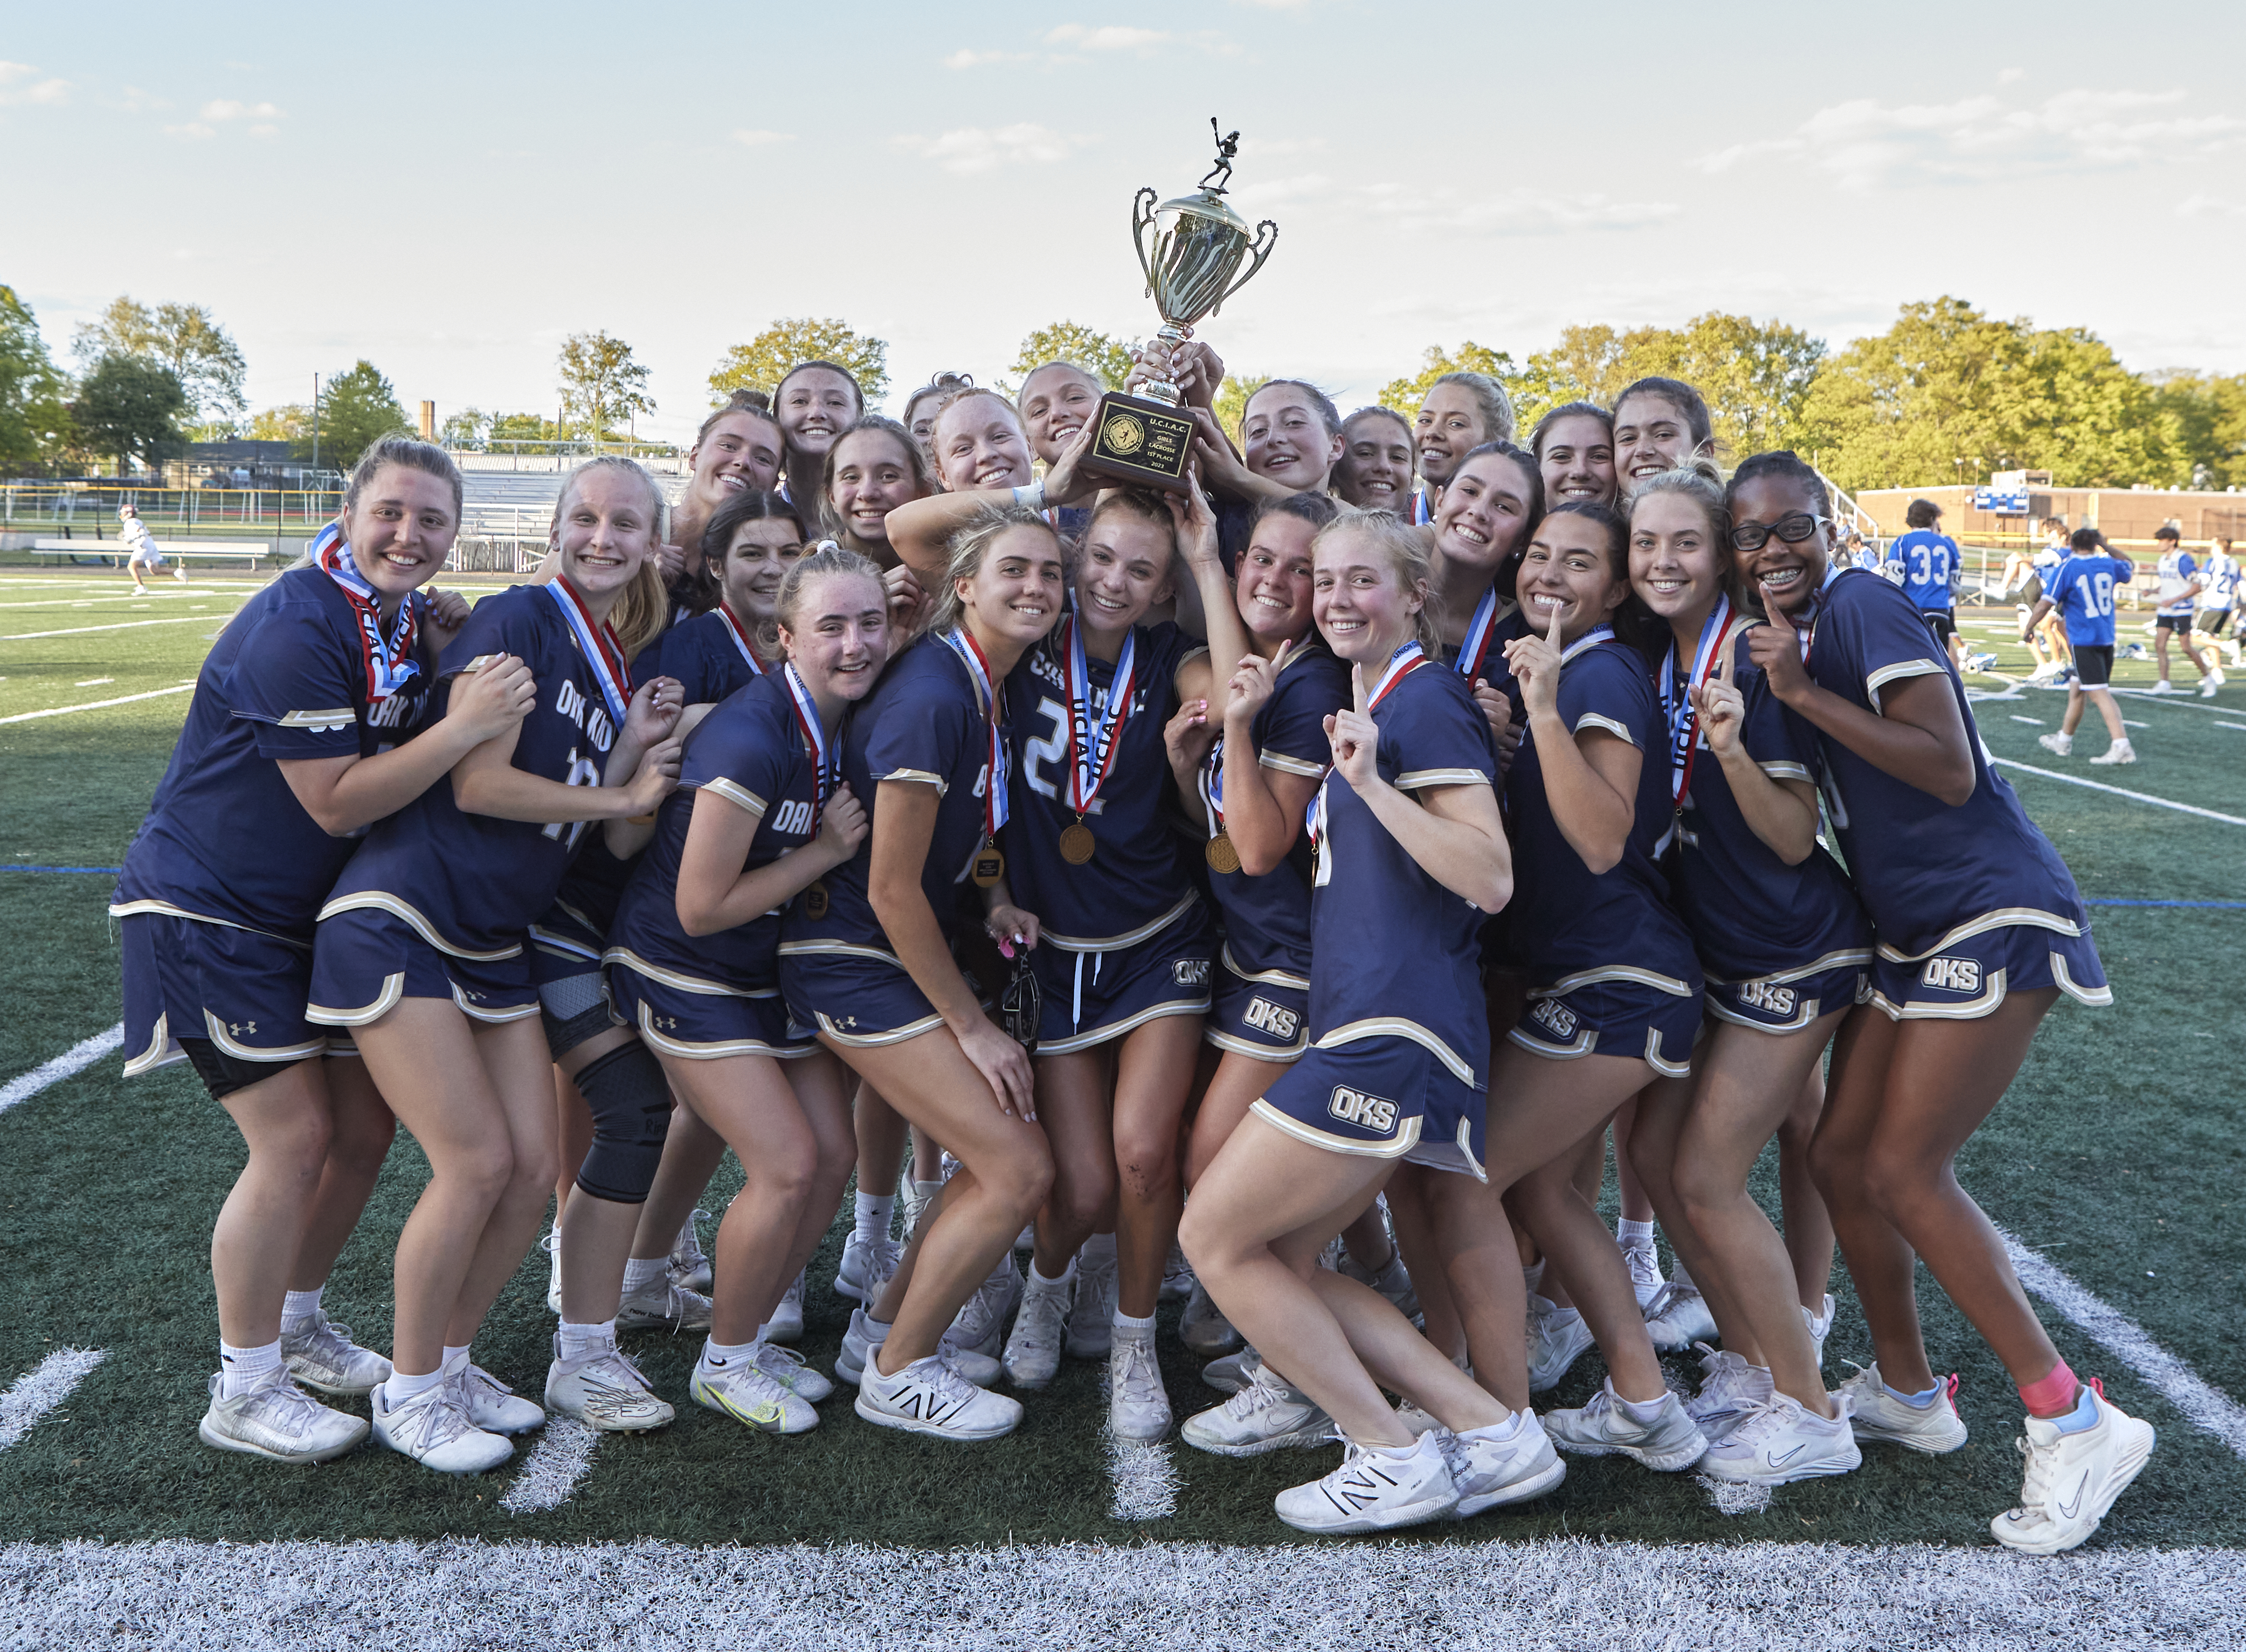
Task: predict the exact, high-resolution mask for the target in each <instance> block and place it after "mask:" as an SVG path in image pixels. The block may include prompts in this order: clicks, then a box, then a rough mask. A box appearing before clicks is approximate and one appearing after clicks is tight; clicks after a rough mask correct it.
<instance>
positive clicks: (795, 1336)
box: [765, 1268, 810, 1343]
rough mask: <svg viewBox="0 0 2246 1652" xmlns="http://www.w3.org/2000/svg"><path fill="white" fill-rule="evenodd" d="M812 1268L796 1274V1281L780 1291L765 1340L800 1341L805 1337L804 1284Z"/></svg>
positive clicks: (767, 1325)
mask: <svg viewBox="0 0 2246 1652" xmlns="http://www.w3.org/2000/svg"><path fill="white" fill-rule="evenodd" d="M809 1273H810V1270H809V1269H808V1268H806V1269H805V1270H804V1272H803V1273H800V1274H798V1275H796V1276H795V1281H794V1282H793V1284H791V1285H790V1286H789V1287H788V1288H786V1290H785V1291H783V1292H781V1293H780V1299H779V1303H778V1304H777V1305H776V1306H775V1307H774V1308H773V1309H772V1318H771V1319H770V1320H769V1321H768V1322H766V1325H765V1340H766V1342H771V1343H793V1342H800V1341H801V1340H802V1337H803V1285H804V1281H805V1279H806V1277H807V1275H809Z"/></svg>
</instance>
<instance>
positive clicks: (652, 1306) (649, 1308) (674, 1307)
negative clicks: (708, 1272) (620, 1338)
mask: <svg viewBox="0 0 2246 1652" xmlns="http://www.w3.org/2000/svg"><path fill="white" fill-rule="evenodd" d="M616 1329H618V1330H620V1331H671V1332H674V1333H676V1332H678V1331H706V1330H708V1329H710V1299H709V1298H708V1297H707V1296H704V1295H702V1293H701V1292H699V1291H693V1290H682V1289H681V1288H679V1287H677V1286H676V1285H674V1284H672V1283H671V1282H670V1277H669V1275H658V1276H657V1279H656V1280H655V1281H654V1282H653V1283H652V1284H650V1285H645V1286H643V1287H642V1288H640V1289H638V1290H636V1291H632V1292H628V1293H627V1294H626V1295H625V1296H624V1299H623V1301H622V1302H619V1303H617V1304H616Z"/></svg>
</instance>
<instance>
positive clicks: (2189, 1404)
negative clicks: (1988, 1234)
mask: <svg viewBox="0 0 2246 1652" xmlns="http://www.w3.org/2000/svg"><path fill="white" fill-rule="evenodd" d="M1997 1231H1998V1233H2000V1234H2004V1248H2005V1249H2006V1250H2008V1251H2010V1252H2011V1256H2012V1271H2013V1272H2014V1273H2016V1274H2018V1275H2019V1276H2020V1283H2021V1284H2023V1285H2025V1286H2026V1287H2027V1288H2029V1289H2030V1290H2032V1291H2033V1292H2034V1293H2035V1294H2036V1295H2038V1296H2040V1297H2042V1298H2043V1299H2044V1301H2045V1302H2049V1303H2050V1304H2051V1305H2052V1307H2053V1308H2056V1309H2059V1312H2060V1313H2062V1314H2064V1315H2066V1316H2067V1318H2068V1319H2070V1320H2072V1321H2073V1322H2074V1323H2075V1324H2076V1326H2078V1327H2079V1329H2082V1330H2083V1331H2084V1332H2085V1333H2086V1334H2087V1335H2088V1336H2090V1337H2091V1339H2092V1340H2093V1341H2094V1342H2096V1343H2098V1344H2099V1345H2100V1346H2101V1347H2103V1348H2104V1349H2106V1350H2107V1351H2108V1352H2109V1353H2112V1354H2114V1355H2117V1356H2120V1358H2121V1359H2122V1360H2124V1361H2126V1362H2127V1364H2128V1366H2129V1369H2130V1370H2134V1371H2135V1372H2136V1373H2137V1375H2138V1376H2139V1377H2142V1378H2144V1380H2145V1381H2146V1382H2147V1383H2151V1384H2152V1386H2153V1387H2154V1388H2155V1389H2157V1390H2160V1393H2161V1397H2162V1398H2164V1399H2166V1400H2167V1401H2168V1404H2171V1405H2173V1406H2175V1408H2176V1410H2178V1411H2181V1412H2182V1413H2183V1414H2184V1416H2185V1417H2188V1418H2189V1419H2190V1420H2191V1423H2192V1424H2193V1425H2194V1426H2195V1427H2197V1428H2200V1429H2203V1430H2205V1431H2207V1432H2208V1433H2209V1434H2212V1435H2214V1436H2215V1438H2217V1439H2219V1440H2221V1441H2222V1443H2223V1444H2224V1445H2228V1446H2229V1448H2230V1449H2231V1450H2232V1451H2235V1452H2236V1453H2237V1454H2238V1455H2239V1456H2240V1457H2242V1458H2246V1407H2242V1406H2240V1405H2239V1404H2237V1403H2236V1401H2234V1400H2233V1399H2231V1398H2230V1397H2229V1395H2227V1394H2224V1393H2222V1391H2221V1390H2217V1389H2214V1388H2210V1387H2209V1386H2208V1384H2207V1383H2205V1382H2203V1381H2202V1380H2201V1377H2200V1375H2199V1373H2198V1372H2196V1371H2195V1370H2192V1368H2191V1367H2190V1366H2188V1365H2187V1364H2185V1363H2183V1362H2182V1361H2181V1360H2180V1359H2178V1358H2177V1357H2176V1356H2175V1355H2173V1354H2171V1353H2169V1352H2168V1349H2165V1348H2162V1347H2161V1345H2160V1344H2159V1343H2156V1342H2154V1340H2153V1339H2152V1338H2151V1337H2150V1336H2147V1335H2146V1333H2145V1328H2144V1327H2143V1326H2141V1325H2140V1324H2138V1323H2137V1322H2136V1321H2134V1320H2133V1319H2131V1318H2129V1317H2128V1316H2127V1315H2125V1314H2123V1313H2121V1312H2120V1310H2119V1309H2114V1308H2110V1307H2108V1306H2107V1305H2106V1303H2104V1302H2100V1300H2099V1299H2098V1298H2097V1297H2095V1296H2093V1295H2091V1294H2090V1293H2089V1292H2088V1291H2086V1290H2085V1289H2083V1288H2082V1287H2081V1286H2079V1285H2078V1284H2076V1283H2075V1282H2074V1281H2072V1280H2071V1279H2069V1278H2068V1277H2067V1276H2066V1275H2065V1274H2063V1273H2061V1272H2059V1269H2058V1268H2055V1267H2053V1266H2052V1263H2051V1262H2050V1261H2049V1260H2048V1259H2046V1258H2045V1257H2044V1256H2043V1255H2042V1254H2039V1253H2038V1252H2036V1251H2032V1250H2030V1249H2029V1248H2028V1247H2026V1246H2025V1245H2023V1244H2022V1243H2020V1241H2018V1240H2017V1239H2015V1238H2014V1237H2013V1236H2012V1235H2011V1234H2007V1233H2004V1229H2003V1228H2001V1227H2000V1228H1998V1230H1997Z"/></svg>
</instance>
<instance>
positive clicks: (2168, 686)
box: [2152, 677, 2177, 694]
mask: <svg viewBox="0 0 2246 1652" xmlns="http://www.w3.org/2000/svg"><path fill="white" fill-rule="evenodd" d="M2152 691H2153V692H2154V693H2155V694H2174V693H2175V692H2176V691H2177V690H2176V685H2175V683H2171V682H2169V681H2168V678H2166V677H2162V678H2161V680H2160V681H2159V682H2157V683H2154V684H2153V690H2152Z"/></svg>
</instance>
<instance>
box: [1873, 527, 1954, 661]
mask: <svg viewBox="0 0 2246 1652" xmlns="http://www.w3.org/2000/svg"><path fill="white" fill-rule="evenodd" d="M1902 520H1903V523H1904V526H1905V527H1906V529H1907V530H1908V531H1907V532H1905V533H1904V534H1902V535H1901V536H1900V537H1898V538H1897V539H1896V540H1895V542H1894V543H1893V544H1891V545H1889V547H1888V562H1887V566H1888V572H1889V575H1890V576H1891V577H1892V578H1893V579H1894V581H1895V583H1896V584H1898V585H1900V586H1902V594H1903V595H1905V596H1907V597H1909V599H1910V600H1911V602H1913V603H1915V604H1916V606H1917V608H1918V616H1919V618H1921V619H1923V620H1924V621H1925V622H1926V627H1927V629H1929V630H1930V631H1932V632H1933V633H1934V635H1935V636H1936V637H1938V638H1940V639H1941V640H1942V642H1943V646H1945V647H1946V648H1948V649H1949V650H1950V658H1951V659H1952V660H1955V661H1957V662H1959V663H1963V662H1964V658H1965V639H1964V637H1963V636H1959V635H1958V631H1957V579H1958V574H1959V573H1960V572H1961V570H1962V567H1963V565H1962V564H1961V563H1960V561H1958V556H1957V540H1954V539H1951V538H1950V536H1949V535H1948V534H1943V533H1941V532H1939V531H1937V529H1938V527H1939V524H1940V523H1941V521H1942V506H1939V505H1936V503H1935V502H1934V501H1933V500H1930V499H1915V500H1911V502H1910V505H1909V508H1907V509H1906V510H1905V511H1904V512H1903V519H1902Z"/></svg>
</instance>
